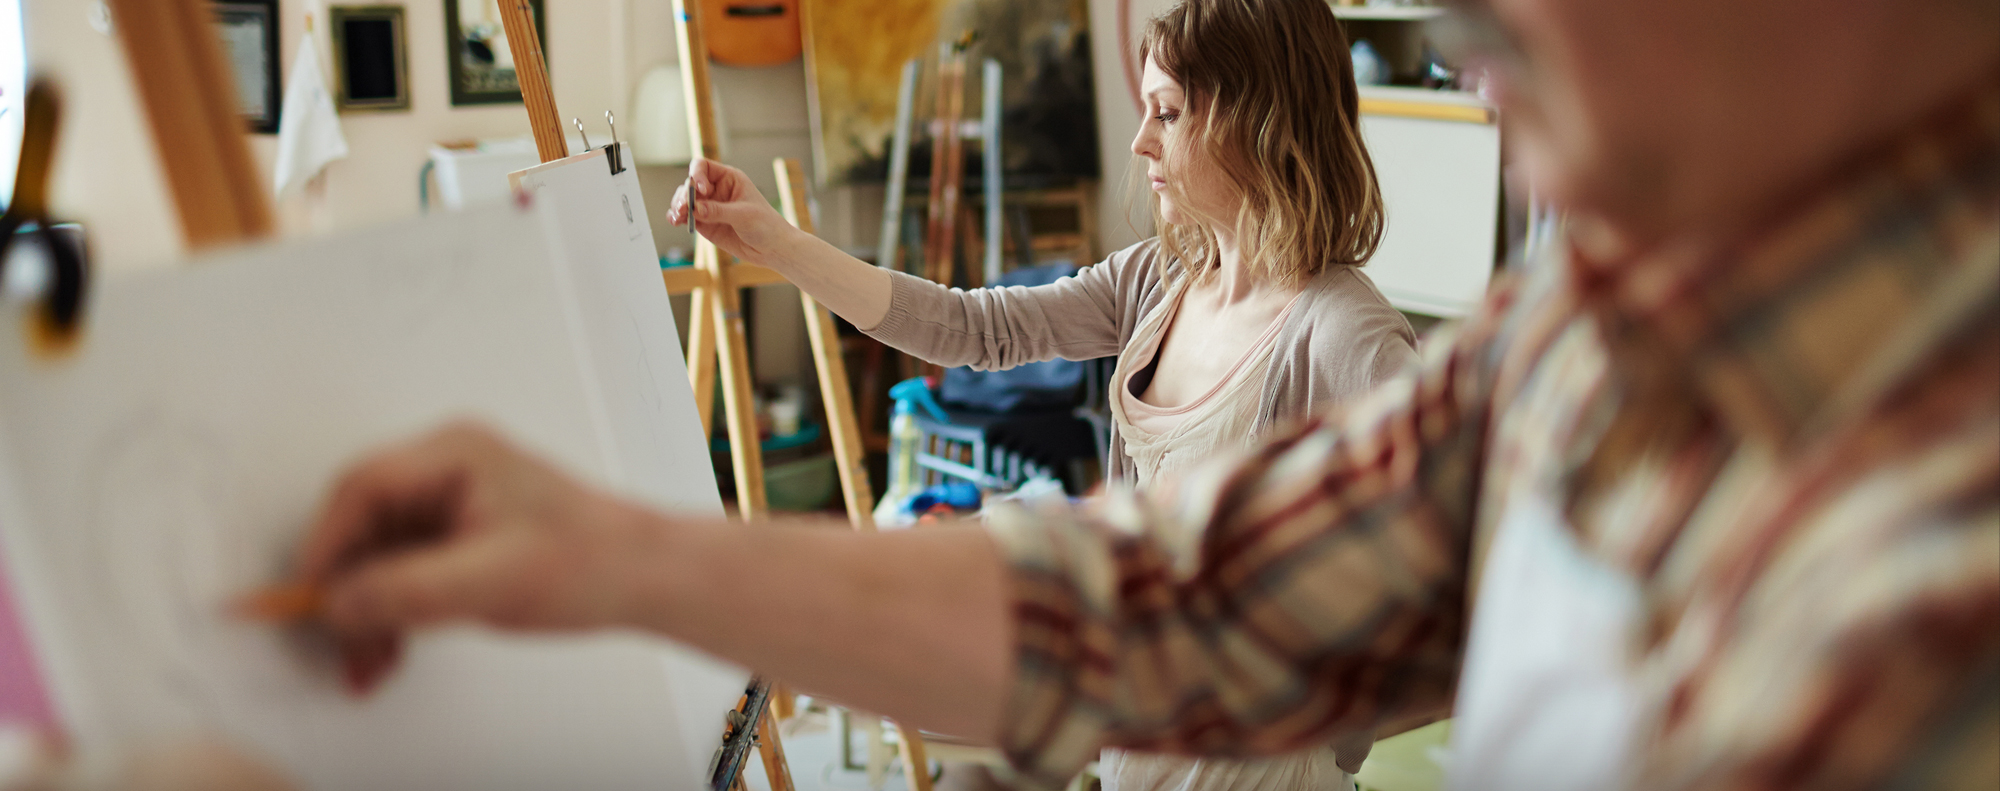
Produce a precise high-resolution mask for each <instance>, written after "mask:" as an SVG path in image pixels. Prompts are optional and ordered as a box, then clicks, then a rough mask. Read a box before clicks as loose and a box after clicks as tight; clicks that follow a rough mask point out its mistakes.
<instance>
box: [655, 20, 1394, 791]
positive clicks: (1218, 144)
mask: <svg viewBox="0 0 2000 791" xmlns="http://www.w3.org/2000/svg"><path fill="white" fill-rule="evenodd" d="M1141 55H1142V58H1143V61H1144V64H1145V71H1144V76H1143V78H1142V81H1141V86H1140V87H1141V91H1142V93H1143V95H1144V99H1145V105H1146V117H1145V119H1143V121H1142V123H1141V125H1140V128H1139V133H1138V135H1137V137H1136V138H1135V139H1134V140H1133V141H1132V153H1133V154H1134V155H1135V156H1136V158H1135V160H1134V163H1133V168H1134V170H1135V171H1137V170H1138V169H1139V168H1141V167H1143V168H1144V174H1145V177H1146V181H1147V185H1148V186H1149V187H1150V190H1149V192H1150V194H1151V196H1152V199H1153V200H1152V206H1153V209H1154V220H1155V223H1156V227H1157V228H1158V230H1159V235H1158V236H1157V237H1155V238H1153V239H1148V240H1146V241H1143V242H1140V243H1138V244H1136V245H1133V246H1132V247H1129V248H1126V249H1124V250H1121V251H1118V252H1116V253H1113V254H1112V255H1111V256H1110V257H1109V258H1107V259H1106V260H1105V261H1103V262H1102V263H1099V264H1097V265H1096V266H1092V267H1088V268H1086V269H1084V270H1082V271H1080V272H1078V273H1077V274H1076V275H1075V276H1074V277H1067V278H1063V279H1061V280H1059V281H1057V282H1055V283H1053V284H1050V285H1046V286H1037V287H1032V288H1023V287H1010V288H988V289H973V290H959V289H947V288H945V287H943V286H940V285H937V284H935V283H931V282H928V281H925V280H922V279H920V278H916V277H912V276H909V275H905V274H902V273H899V272H894V271H891V270H888V269H883V268H877V267H874V266H871V265H869V264H866V263H864V262H862V261H860V260H857V259H855V258H852V257H850V256H848V255H846V254H844V253H842V252H841V251H839V250H838V249H836V248H834V247H833V246H832V245H830V244H827V243H826V242H824V241H821V240H819V239H818V238H815V237H813V236H811V235H809V234H805V233H802V232H799V231H798V230H796V229H794V228H792V227H791V226H790V225H789V224H787V223H786V222H785V221H784V220H783V219H782V218H780V217H779V216H778V215H777V214H776V213H775V212H773V211H772V210H771V208H770V205H769V204H768V203H767V202H766V201H765V199H764V197H763V196H762V195H759V194H758V193H757V190H756V188H755V187H754V186H753V185H752V184H751V182H750V180H749V178H748V177H746V176H745V175H744V174H743V173H742V172H741V171H738V170H735V169H733V168H729V167H726V166H722V165H719V164H717V163H714V162H707V161H696V162H695V163H694V165H693V167H692V175H691V178H690V179H689V186H687V187H683V188H682V192H680V193H677V194H676V195H675V198H674V202H673V205H672V207H671V208H670V209H669V212H668V219H669V220H671V221H673V222H676V223H679V222H682V221H684V220H685V219H686V217H687V211H688V202H687V195H686V193H685V190H687V189H689V188H692V189H694V190H695V191H696V192H697V194H698V196H699V198H700V200H698V201H696V204H697V206H698V208H697V210H696V211H695V216H694V221H695V225H696V229H697V230H698V231H699V232H700V233H701V234H702V235H703V236H705V237H707V238H709V239H711V240H713V241H714V242H715V243H716V244H717V245H718V246H720V247H721V248H722V249H723V250H725V251H727V252H729V253H730V254H732V255H735V256H737V257H739V258H743V259H746V260H750V261H755V262H758V263H761V264H764V265H766V266H769V267H771V268H772V269H775V270H777V271H778V272H779V273H781V274H783V275H784V276H785V277H786V278H788V279H790V280H791V282H793V283H795V284H797V285H798V286H799V287H800V288H802V289H804V290H805V291H806V292H807V293H809V294H811V295H812V296H813V298H815V299H817V300H819V301H820V302H821V303H822V304H825V305H826V306H827V307H828V308H830V309H832V310H833V311H834V312H835V313H838V314H840V315H841V316H842V317H844V318H846V319H847V320H848V321H850V322H852V323H853V324H854V325H855V326H856V327H858V328H861V329H862V331H863V332H866V333H868V334H869V335H871V336H873V337H875V338H877V339H879V340H881V341H883V342H884V343H887V344H889V345H891V346H894V347H896V348H898V349H901V350H903V351H905V352H908V353H910V354H912V355H915V356H917V357H920V358H923V359H925V360H929V361H931V362H934V363H938V364H942V365H948V366H959V365H968V366H972V367H974V368H980V369H1000V368H1008V367H1012V366H1015V365H1020V364H1023V363H1029V362H1035V361H1040V360H1048V359H1053V358H1064V359H1071V360H1084V359H1092V358H1097V357H1105V356H1111V355H1117V357H1118V363H1117V367H1116V370H1115V372H1114V374H1113V376H1112V384H1113V387H1112V392H1111V396H1110V398H1111V412H1112V415H1113V417H1114V419H1115V422H1116V430H1115V431H1114V432H1113V436H1112V446H1111V458H1110V459H1109V461H1108V467H1109V472H1110V475H1111V477H1112V478H1114V479H1122V480H1124V481H1126V482H1128V483H1130V484H1133V485H1137V486H1141V487H1144V486H1150V485H1155V484H1159V483H1164V482H1166V481H1168V480H1170V479H1172V478H1173V477H1175V476H1176V475H1178V474H1179V473H1180V472H1181V471H1182V470H1185V469H1186V468H1188V467H1190V466H1192V465H1195V464H1197V463H1199V462H1201V461H1203V460H1206V459H1208V458H1211V457H1213V456H1215V455H1217V454H1220V453H1227V452H1230V451H1234V450H1236V449H1239V448H1242V447H1244V446H1246V445H1248V444H1249V443H1250V442H1251V440H1252V439H1253V438H1254V437H1256V436H1258V435H1259V434H1260V433H1262V432H1263V431H1264V430H1266V429H1268V428H1270V427H1271V426H1273V425H1275V424H1278V423H1282V422H1285V421H1290V420H1294V419H1297V418H1299V417H1301V416H1304V415H1305V414H1307V413H1308V412H1310V411H1312V410H1314V409H1316V408H1319V407H1323V406H1326V405H1329V404H1332V403H1335V402H1338V401H1341V400H1343V399H1346V398H1349V397H1351V396H1357V395H1360V394H1363V393H1366V392H1368V391H1369V390H1370V389H1371V388H1372V387H1373V386H1374V385H1376V384H1377V383H1379V382H1381V381H1383V380H1384V379H1386V378H1388V377H1390V376H1391V375H1393V374H1394V373H1395V372H1397V371H1399V370H1400V369H1402V368H1403V366H1404V365H1405V363H1407V362H1409V361H1410V360H1412V359H1413V358H1414V356H1415V352H1414V350H1413V345H1414V343H1415V337H1414V334H1413V333H1412V331H1411V329H1410V326H1409V323H1408V322H1407V321H1405V320H1404V318H1403V317H1402V315H1401V314H1399V313H1397V312H1396V311H1395V309H1393V308H1391V307H1390V306H1389V303H1388V301H1387V300H1385V299H1384V298H1383V297H1382V295H1381V293H1380V292H1378V291H1377V290H1376V289H1375V287H1374V285H1373V284H1372V283H1371V282H1370V281H1369V279H1368V277H1367V275H1365V274H1363V273H1362V272H1361V266H1362V265H1363V264H1364V263H1366V262H1367V260H1368V258H1369V256H1370V255H1372V254H1373V252H1374V250H1375V246H1376V244H1377V242H1378V241H1379V240H1380V238H1381V234H1382V226H1383V214H1382V199H1381V193H1380V190H1379V188H1378V187H1377V185H1376V180H1375V172H1374V166H1373V164H1372V163H1371V162H1370V160H1369V157H1368V151H1367V149H1366V148H1365V147H1364V146H1363V144H1362V139H1361V132H1360V126H1359V121H1360V118H1359V111H1358V99H1357V97H1356V92H1355V85H1354V75H1353V67H1352V65H1351V64H1350V62H1349V59H1348V49H1347V42H1346V39H1345V36H1344V35H1343V34H1342V32H1341V29H1340V26H1339V23H1338V22H1337V21H1336V20H1335V19H1334V16H1333V12H1332V11H1331V9H1329V8H1328V6H1327V4H1326V3H1325V2H1324V0H1185V1H1184V2H1182V3H1181V4H1180V5H1177V6H1175V7H1174V8H1172V9H1171V10H1169V11H1167V12H1166V13H1164V14H1163V15H1161V16H1159V17H1157V18H1155V19H1153V20H1152V21H1151V22H1150V23H1149V24H1148V25H1147V27H1146V30H1145V34H1144V38H1143V44H1142V47H1141ZM1183 543H1184V544H1186V546H1187V548H1188V549H1190V550H1192V548H1193V537H1188V538H1187V539H1186V540H1185V541H1184V542H1183ZM1162 705H1172V702H1164V701H1163V702H1162ZM1370 736H1371V735H1370V734H1356V735H1354V736H1353V737H1352V738H1351V739H1349V740H1348V741H1347V742H1343V743H1342V745H1340V748H1339V751H1340V753H1341V756H1340V760H1338V762H1337V761H1336V755H1335V753H1336V750H1335V748H1333V747H1328V748H1325V749H1319V750H1313V751H1308V752H1305V753H1300V754H1295V755H1291V756H1285V757H1281V758H1275V759H1260V760H1247V761H1238V760H1218V759H1193V758H1183V757H1178V756H1164V755H1144V754H1138V753H1124V752H1120V751H1116V750H1109V751H1106V754H1105V757H1104V760H1103V761H1102V762H1101V774H1102V775H1103V778H1104V784H1105V788H1106V789H1107V791H1181V790H1185V791H1196V790H1197V789H1199V790H1204V791H1206V790H1212V789H1233V790H1240V791H1249V790H1250V789H1272V790H1273V791H1277V790H1278V789H1307V788H1312V789H1323V788H1335V787H1348V783H1349V782H1350V781H1349V780H1348V779H1347V777H1346V775H1345V773H1344V772H1343V771H1342V769H1341V766H1342V765H1344V766H1346V767H1348V768H1349V769H1353V768H1358V765H1359V762H1360V757H1361V756H1363V755H1365V754H1366V751H1367V747H1368V744H1369V739H1370Z"/></svg>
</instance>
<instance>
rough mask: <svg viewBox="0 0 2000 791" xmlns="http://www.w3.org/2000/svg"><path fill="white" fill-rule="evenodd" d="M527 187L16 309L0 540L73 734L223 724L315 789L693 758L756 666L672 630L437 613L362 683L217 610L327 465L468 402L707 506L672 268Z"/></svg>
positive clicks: (642, 768) (676, 775) (566, 455)
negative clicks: (468, 619) (581, 230)
mask: <svg viewBox="0 0 2000 791" xmlns="http://www.w3.org/2000/svg"><path fill="white" fill-rule="evenodd" d="M532 203H536V204H539V205H535V206H529V207H525V208H524V207H520V206H503V207H494V208H491V209H483V210H476V211H471V212H466V213H463V214H456V215H444V216H439V217H433V218H430V219H427V220H425V221H423V222H420V223H412V224H407V225H403V226H399V227H394V228H390V229H386V230H379V231H373V232H368V233H362V234H354V235H349V236H346V237H339V238H333V239H328V240H322V241H315V242H311V243H306V244H294V245H285V246H268V247H260V248H253V249H247V250H243V251H239V252H235V253H230V254H225V255H222V256H219V257H217V258H216V259H215V260H213V261H211V262H208V263H206V264H205V265H202V266H198V267H193V268H190V269H187V270H185V271H176V272H173V273H168V274H164V275H158V276H153V277H146V278H138V279H133V280H128V281H123V282H110V283H106V284H104V285H103V286H101V287H100V288H99V289H98V290H97V292H96V293H95V294H93V295H92V302H91V306H90V310H91V312H90V314H89V318H88V326H87V329H86V334H85V337H84V340H83V343H82V345H81V347H80V348H79V349H78V350H77V351H76V352H75V353H73V354H72V355H71V356H69V357H67V358H64V359H60V360H46V359H41V358H38V357H36V356H35V355H33V354H32V353H30V352H29V351H28V350H27V348H26V347H25V346H24V344H23V343H21V342H20V339H19V338H17V337H13V336H12V335H9V336H8V337H6V338H5V339H4V341H0V541H4V543H5V546H6V551H5V552H4V553H0V555H4V556H5V559H6V562H7V564H8V568H7V569H6V571H7V574H6V575H5V576H6V578H7V579H9V580H11V581H12V583H13V585H14V587H15V592H16V594H17V596H18V601H19V602H20V603H21V606H22V608H23V610H24V613H23V615H24V618H23V620H24V621H25V622H26V625H27V627H28V631H29V635H30V639H31V641H32V642H33V643H34V645H35V649H36V653H37V654H38V658H39V659H40V662H39V664H40V666H41V667H42V668H43V669H44V670H45V671H46V676H47V678H46V681H47V684H48V686H49V688H50V689H49V691H50V693H51V696H52V697H53V698H54V700H55V704H56V708H57V710H58V714H59V716H60V717H61V719H62V720H63V724H64V726H65V728H66V730H67V731H68V732H70V734H71V735H72V736H74V737H75V738H76V739H77V740H78V741H80V742H82V743H84V744H90V743H93V742H95V743H110V742H118V741H124V740H129V739H134V738H142V737H144V736H147V735H152V734H160V733H167V732H186V731H202V732H208V733H211V734H219V735H221V736H223V737H224V738H226V739H228V740H230V741H231V742H233V743H235V744H238V745H240V746H242V747H243V748H245V749H247V750H248V751H250V752H251V753H252V754H253V755H256V756H258V757H260V758H262V759H264V760H266V761H268V762H270V763H272V764H273V765H275V766H277V767H278V768H280V769H281V770H282V771H283V772H285V773H286V774H288V775H290V776H291V777H293V778H294V779H295V780H296V781H297V782H298V783H299V785H300V787H302V788H307V789H348V788H369V789H406V788H407V789H418V788H481V789H545V788H670V789H679V788H695V787H699V786H700V785H702V778H701V774H702V773H703V771H704V770H705V769H706V767H707V760H708V757H709V756H710V755H711V754H712V753H713V751H714V749H715V747H716V745H717V744H718V742H719V739H720V734H721V730H722V725H723V716H724V712H725V711H726V710H728V709H729V708H730V707H731V706H732V705H733V704H734V703H735V701H736V698H737V696H738V695H739V694H740V692H741V690H742V688H743V682H744V680H745V679H746V676H747V674H745V673H744V672H743V671H742V670H740V669H737V668H733V667H729V666H727V665H724V664H722V663H718V662H715V661H713V660H710V659H707V658H705V657H702V656H700V655H698V654H696V653H694V652H692V651H689V650H686V649H683V648H679V647H675V646H673V645H671V644H669V643H666V642H665V641H661V640H656V639H651V638H647V637H642V636H638V635H626V634H613V635H596V636H587V637H569V638H523V637H516V636H507V635H500V634H495V633H492V632H488V631H484V630H480V629H474V628H455V629H448V630H442V631H438V632H435V633H429V634H425V635H422V636H419V637H418V638H417V639H415V640H414V641H413V642H412V645H411V646H410V650H409V652H408V654H407V657H406V663H405V665H404V667H403V668H402V669H401V670H400V672H399V673H398V674H397V675H396V676H395V677H394V678H392V679H391V680H390V681H389V682H388V684H387V685H386V686H385V687H384V688H383V689H382V690H381V691H380V692H378V693H377V694H376V695H375V696H373V697H371V698H369V699H366V700H355V699H352V698H350V697H348V696H346V695H345V694H344V693H343V692H341V691H340V689H339V684H338V682H337V681H336V677H335V675H334V674H333V673H332V672H330V669H329V668H326V667H315V666H313V663H312V657H313V656H314V653H313V652H312V651H311V650H309V649H307V648H304V647H302V646H300V645H298V644H296V642H295V638H294V636H291V635H287V634H286V633H284V632H282V631H280V630H275V629H272V628H270V627H267V626H258V625H250V624H244V623H239V622H235V621H232V620H230V619H229V618H227V617H226V616H224V615H223V612H222V609H223V603H224V602H225V601H226V600H227V599H228V598H229V597H230V596H232V595H234V594H237V593H240V592H242V591H244V590H247V589H249V588H251V587H254V586H257V585H261V584H265V583H269V582H272V581H275V580H278V579H280V578H282V577H283V575H284V573H285V570H286V566H287V563H288V561H289V558H290V557H291V553H292V551H293V550H294V548H295V547H294V543H295V542H296V541H297V539H298V535H299V533H300V531H301V530H303V529H304V527H305V525H306V523H307V520H308V519H310V517H311V516H312V514H313V510H314V508H315V507H316V505H317V504H318V503H319V502H320V501H321V499H322V498H323V497H324V495H325V489H326V487H327V486H328V484H329V483H330V481H331V480H332V478H333V476H334V475H336V474H337V472H338V471H339V470H340V469H341V468H343V467H344V466H345V465H346V464H348V463H350V462H352V461H353V460H354V459H355V458H357V457H358V456H359V455H360V454H362V453H364V452H366V451H367V450H368V449H370V448H372V447H376V446H378V445H380V444H382V443H385V442H392V441H397V440H401V439H404V438H407V437H408V436H410V435H411V434H413V433H416V432H420V431H423V430H426V429H428V428H431V427H433V426H435V425H436V424H438V423H440V422H441V421H444V420H447V419H450V418H455V417H472V418H477V419H480V420H484V421H486V422H488V423H491V424H493V425H495V426H497V427H498V428H499V429H500V430H502V431H503V432H504V433H506V434H507V435H508V436H510V437H512V438H513V439H515V440H516V441H518V442H520V443H522V444H524V445H525V446H527V447H529V448H530V449H532V450H534V451H536V452H538V453H540V454H543V455H544V456H546V457H548V458H550V459H552V460H553V461H555V462H556V463H558V464H560V465H561V466H562V467H564V468H565V469H568V470H571V471H573V472H574V473H576V474H578V475H581V476H583V477H584V478H586V479H588V480H590V481H592V482H594V483H597V484H599V485H603V486H606V487H610V488H612V489H614V490H617V491H620V492H623V493H625V494H627V495H630V496H634V497H638V498H641V499H644V500H646V501H647V502H650V503H653V504H656V505H663V506H671V507H673V508H674V509H676V510H678V511H681V512H693V513H708V514H716V513H720V511H721V505H720V500H719V498H718V497H717V495H716V489H715V485H714V478H713V472H712V469H711V468H710V466H709V460H708V454H707V452H706V445H705V442H704V438H702V437H701V436H700V428H699V426H698V425H697V421H696V418H695V415H694V412H693V405H692V400H691V395H690V393H689V392H688V389H687V387H686V384H685V383H686V377H685V373H684V369H683V368H682V367H681V366H682V365H683V364H682V363H681V361H680V354H679V348H678V343H677V342H676V340H675V335H674V332H673V324H672V316H671V313H669V312H667V311H666V310H664V305H665V302H666V298H665V296H664V294H661V295H660V296H659V300H658V305H657V306H656V307H658V308H660V309H658V310H654V309H653V308H652V307H648V305H647V303H646V302H645V301H643V300H640V301H626V300H623V298H622V297H621V301H618V302H611V303H607V302H606V299H605V295H606V294H611V293H614V292H616V291H617V290H618V286H615V285H612V283H613V281H615V280H617V279H618V278H617V276H618V275H621V274H630V272H629V271H625V272H620V271H619V270H618V269H616V268H615V267H612V266H611V265H609V264H606V263H605V262H602V261H597V262H587V263H586V262H579V261H576V260H573V259H572V258H571V257H570V255H569V250H570V249H571V248H572V247H573V246H575V244H576V242H575V239H576V233H577V232H576V231H574V230H573V229H571V228H570V227H568V226H567V225H566V224H565V220H564V218H562V217H560V216H559V214H565V213H567V212H566V211H564V212H559V211H558V210H557V209H556V208H555V207H552V206H549V205H547V204H548V203H550V202H549V201H532ZM641 220H642V221H643V215H642V216H641ZM653 278H654V279H653V280H652V281H651V282H652V284H653V290H654V291H655V292H659V291H661V289H660V287H659V281H658V279H657V274H656V273H655V274H654V275H653ZM8 312H9V313H12V314H16V315H10V316H8V318H9V319H12V320H14V324H13V325H11V326H16V327H19V326H22V325H21V323H20V321H19V319H20V318H21V317H20V316H19V315H18V312H19V311H18V310H16V309H11V308H10V309H9V310H8ZM621 322H622V323H624V324H626V325H628V326H634V327H636V329H635V330H634V332H635V333H638V334H639V337H638V339H637V342H633V341H632V340H631V339H629V338H628V339H626V340H619V339H617V338H616V337H614V336H612V335H608V334H607V332H606V330H605V328H608V327H615V326H617V325H618V324H619V323H621ZM662 325H664V332H661V326H662Z"/></svg>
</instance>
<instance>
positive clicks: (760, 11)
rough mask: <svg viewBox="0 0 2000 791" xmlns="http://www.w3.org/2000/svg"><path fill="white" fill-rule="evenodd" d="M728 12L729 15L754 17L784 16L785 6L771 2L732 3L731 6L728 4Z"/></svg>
mask: <svg viewBox="0 0 2000 791" xmlns="http://www.w3.org/2000/svg"><path fill="white" fill-rule="evenodd" d="M728 13H729V15H730V16H751V17H756V16H784V15H785V7H784V6H782V5H776V4H773V5H733V6H729V11H728Z"/></svg>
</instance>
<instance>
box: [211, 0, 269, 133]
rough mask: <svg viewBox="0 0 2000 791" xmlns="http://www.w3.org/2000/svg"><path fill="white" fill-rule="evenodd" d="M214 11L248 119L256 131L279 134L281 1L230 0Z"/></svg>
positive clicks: (217, 30)
mask: <svg viewBox="0 0 2000 791" xmlns="http://www.w3.org/2000/svg"><path fill="white" fill-rule="evenodd" d="M214 11H215V29H216V33H217V34H219V35H220V36H221V37H222V56H223V57H224V58H225V59H227V60H228V62H229V71H230V74H231V75H232V76H234V77H235V83H236V104H237V107H238V108H239V109H240V110H241V111H242V113H243V119H244V121H246V122H248V123H249V125H250V131H252V132H257V133H259V134H267V135H268V134H277V132H278V102H279V93H278V91H279V82H278V0H228V1H227V2H217V3H215V4H214Z"/></svg>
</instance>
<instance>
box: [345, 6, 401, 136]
mask: <svg viewBox="0 0 2000 791" xmlns="http://www.w3.org/2000/svg"><path fill="white" fill-rule="evenodd" d="M327 15H328V16H329V17H331V21H332V23H333V72H334V75H335V77H334V91H333V104H334V106H336V107H339V108H340V110H341V112H350V111H354V110H408V109H410V79H409V65H408V63H407V61H405V59H404V43H403V7H402V6H399V5H394V6H391V5H377V6H333V7H332V8H329V9H327Z"/></svg>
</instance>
